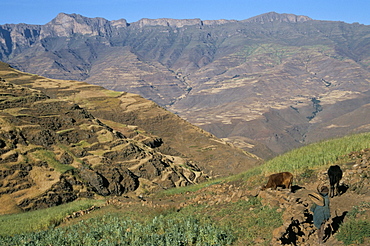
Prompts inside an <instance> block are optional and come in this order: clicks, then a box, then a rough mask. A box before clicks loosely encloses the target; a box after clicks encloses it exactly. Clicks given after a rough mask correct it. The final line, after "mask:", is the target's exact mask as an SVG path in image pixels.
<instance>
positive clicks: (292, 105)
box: [0, 12, 370, 158]
mask: <svg viewBox="0 0 370 246" xmlns="http://www.w3.org/2000/svg"><path fill="white" fill-rule="evenodd" d="M10 27H12V28H10ZM16 27H17V28H16ZM26 32H30V33H33V35H28V36H30V37H31V38H30V39H28V38H26V37H27V35H26V34H25V33H26ZM369 36H370V27H369V26H365V25H360V24H356V23H355V24H347V23H343V22H333V21H319V20H312V19H311V18H309V17H306V16H296V15H293V14H277V13H274V12H271V13H267V14H263V15H259V16H256V17H252V18H250V19H247V20H243V21H235V20H215V21H203V20H200V19H188V20H176V19H166V18H163V19H155V20H153V19H142V20H140V21H138V22H134V23H127V21H126V20H124V19H121V20H117V21H107V20H105V19H103V18H86V17H83V16H81V15H76V14H71V15H68V14H63V13H61V14H59V15H58V16H57V17H56V18H55V19H54V20H52V21H51V22H49V23H47V24H46V25H42V26H32V25H25V24H19V25H4V26H1V27H0V40H1V41H0V44H1V50H0V59H1V60H3V61H7V62H9V63H10V64H12V65H13V66H15V67H17V68H19V69H21V70H23V71H27V72H31V73H35V74H40V75H44V76H47V77H52V78H60V79H75V80H84V81H86V82H88V83H91V84H97V85H101V86H104V87H105V88H108V89H113V90H117V91H128V92H132V93H137V94H140V95H142V96H144V97H145V98H148V99H151V100H153V101H155V102H157V103H158V104H160V105H162V106H165V107H166V108H168V109H170V110H171V111H172V112H176V113H178V114H179V115H180V116H181V117H183V118H185V119H187V120H188V121H190V122H192V123H194V124H196V125H198V126H201V127H202V128H203V129H206V130H207V131H210V132H211V133H213V134H215V135H216V136H218V137H222V138H225V139H226V140H229V141H234V143H235V144H238V146H240V147H242V148H244V149H246V150H248V151H252V152H254V153H257V154H258V155H260V156H263V157H264V158H268V157H269V156H271V155H274V154H277V153H282V152H285V151H287V150H289V149H291V148H294V147H298V146H301V145H302V144H305V143H307V142H311V141H317V140H320V139H321V138H320V135H318V134H315V133H314V132H312V133H311V132H310V131H311V129H315V131H319V132H320V131H325V129H327V128H322V129H320V126H323V125H325V122H322V123H320V124H319V122H321V121H325V120H326V119H327V117H324V115H325V114H326V115H330V112H326V110H331V109H333V108H335V106H334V105H335V104H336V103H338V102H342V101H346V102H351V101H350V100H353V99H356V98H362V97H366V95H364V94H363V92H364V91H367V90H368V89H367V88H368V85H369V78H370V76H369V75H370V73H369V65H370V51H369V50H370V49H369V47H370V42H369V39H368V37H369ZM359 101H361V100H359ZM359 101H357V102H359ZM352 102H354V101H352ZM358 107H362V105H358ZM318 108H320V110H318ZM365 108H366V107H363V109H365ZM269 112H275V113H274V114H272V115H280V116H279V117H272V118H271V113H269ZM358 112H359V111H358ZM321 115H323V117H322V118H320V117H321ZM343 117H344V116H343ZM343 117H342V118H343ZM354 118H355V119H361V121H360V122H358V123H356V125H357V126H356V129H353V128H351V127H345V128H343V127H340V126H341V125H344V124H342V123H341V122H340V120H342V119H341V118H340V117H337V118H336V119H337V120H339V122H331V124H330V125H333V126H339V128H341V129H342V130H343V131H336V132H335V131H333V132H332V134H333V135H330V134H329V135H330V136H329V135H327V134H325V135H326V136H328V137H333V136H338V135H345V134H348V133H350V132H352V131H361V129H362V130H363V131H364V130H366V129H367V127H361V125H366V124H367V122H366V121H367V119H365V118H366V117H365V118H364V117H362V116H356V117H354ZM331 121H335V119H331ZM257 126H260V127H261V128H260V129H257V128H256V127H257ZM325 127H326V126H325ZM339 128H337V129H339ZM328 129H334V128H328ZM329 132H330V131H329ZM334 132H335V133H334ZM313 136H315V137H313ZM259 144H263V145H265V146H267V147H262V146H260V147H258V148H257V147H256V146H257V145H259ZM261 149H265V150H264V151H262V152H261Z"/></svg>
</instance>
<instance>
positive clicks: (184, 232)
mask: <svg viewBox="0 0 370 246" xmlns="http://www.w3.org/2000/svg"><path fill="white" fill-rule="evenodd" d="M0 240H2V241H3V244H5V245H30V243H32V245H132V246H135V245H137V246H142V245H151V246H155V245H168V246H173V245H231V243H232V242H233V240H234V238H233V236H232V235H231V234H230V233H229V232H227V231H224V230H222V229H220V228H218V227H216V226H214V225H213V224H212V223H210V221H206V220H199V219H197V218H195V217H193V216H190V217H189V216H178V217H176V218H166V217H164V216H159V217H155V218H154V219H152V220H150V221H148V222H146V223H138V222H135V221H132V220H126V219H124V218H123V217H122V216H114V215H105V216H102V217H99V218H92V219H88V220H85V221H80V222H79V223H77V224H75V225H72V226H70V227H64V228H58V229H53V230H47V231H42V232H37V233H28V234H22V235H16V236H13V237H2V238H0Z"/></svg>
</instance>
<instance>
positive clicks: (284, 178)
mask: <svg viewBox="0 0 370 246" xmlns="http://www.w3.org/2000/svg"><path fill="white" fill-rule="evenodd" d="M292 183H293V174H291V173H290V172H282V173H275V174H271V175H270V176H269V180H268V181H267V184H266V185H264V186H263V187H262V190H266V189H268V188H271V189H273V190H276V188H277V187H283V188H285V189H291V187H292Z"/></svg>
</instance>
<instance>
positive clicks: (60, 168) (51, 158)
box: [33, 149, 74, 173]
mask: <svg viewBox="0 0 370 246" xmlns="http://www.w3.org/2000/svg"><path fill="white" fill-rule="evenodd" d="M33 154H34V155H35V156H36V157H37V158H38V159H40V160H44V161H46V162H47V163H48V164H49V165H50V166H51V167H53V168H54V169H55V170H56V171H57V172H60V173H64V172H66V171H68V170H70V169H74V167H72V166H70V165H64V164H62V163H60V162H59V161H58V160H57V159H56V158H55V154H54V152H52V151H49V150H45V149H41V150H37V151H35V152H34V153H33Z"/></svg>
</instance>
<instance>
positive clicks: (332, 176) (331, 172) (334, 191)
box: [328, 165, 343, 197]
mask: <svg viewBox="0 0 370 246" xmlns="http://www.w3.org/2000/svg"><path fill="white" fill-rule="evenodd" d="M328 176H329V182H330V192H329V196H330V197H334V196H337V195H339V181H340V180H341V179H342V176H343V172H342V169H340V167H339V166H338V165H334V166H330V167H329V169H328Z"/></svg>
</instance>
